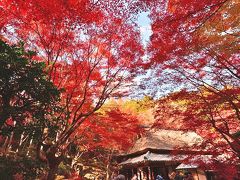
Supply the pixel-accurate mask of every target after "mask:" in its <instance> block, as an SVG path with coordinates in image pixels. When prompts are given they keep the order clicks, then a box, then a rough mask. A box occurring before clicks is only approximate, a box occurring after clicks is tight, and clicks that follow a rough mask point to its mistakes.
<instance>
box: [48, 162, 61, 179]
mask: <svg viewBox="0 0 240 180" xmlns="http://www.w3.org/2000/svg"><path fill="white" fill-rule="evenodd" d="M58 165H59V163H55V162H52V163H49V172H48V176H47V180H54V179H55V174H56V172H57V169H58Z"/></svg>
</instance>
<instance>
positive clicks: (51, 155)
mask: <svg viewBox="0 0 240 180" xmlns="http://www.w3.org/2000/svg"><path fill="white" fill-rule="evenodd" d="M56 152H57V151H56V148H53V149H51V150H49V152H48V153H47V154H46V155H47V156H46V157H47V161H48V166H49V172H48V177H47V180H54V179H55V174H56V173H57V170H58V166H59V164H60V163H61V162H62V160H63V158H62V156H59V157H57V156H56V155H55V154H56Z"/></svg>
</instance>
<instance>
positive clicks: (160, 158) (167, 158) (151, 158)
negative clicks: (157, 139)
mask: <svg viewBox="0 0 240 180" xmlns="http://www.w3.org/2000/svg"><path fill="white" fill-rule="evenodd" d="M185 157H186V156H185V155H171V154H156V153H152V152H150V151H148V152H146V153H145V154H142V155H140V156H137V157H134V158H129V159H127V160H126V161H123V162H121V163H120V165H131V164H139V163H144V162H171V161H176V159H178V160H181V159H184V158H185Z"/></svg>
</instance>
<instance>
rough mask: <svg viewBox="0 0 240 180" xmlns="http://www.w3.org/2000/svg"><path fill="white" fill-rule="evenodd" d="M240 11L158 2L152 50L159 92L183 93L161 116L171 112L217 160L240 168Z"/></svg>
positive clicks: (219, 4) (228, 1) (222, 4)
mask: <svg viewBox="0 0 240 180" xmlns="http://www.w3.org/2000/svg"><path fill="white" fill-rule="evenodd" d="M237 9H239V2H238V1H235V0H225V1H214V0H213V1H201V2H199V1H194V0H193V1H184V0H183V1H168V2H167V3H162V4H160V3H157V2H155V6H154V7H152V8H151V19H152V30H153V34H152V36H151V42H150V43H149V46H148V51H149V56H150V58H151V62H150V63H149V65H150V66H152V67H155V69H154V71H155V72H154V73H155V75H156V76H158V79H159V81H158V87H161V86H162V87H164V86H167V87H168V88H169V89H168V92H174V91H176V90H177V91H179V90H181V89H182V91H180V92H179V93H176V94H175V95H170V96H168V97H166V99H165V100H164V102H167V103H166V104H165V105H161V104H159V105H160V107H162V109H161V108H159V109H158V111H157V116H158V115H159V117H160V116H163V114H164V113H165V112H164V111H166V112H168V113H169V112H171V113H172V114H174V115H175V116H177V117H176V118H178V120H179V122H181V123H182V124H184V126H183V125H182V126H181V124H178V125H179V126H180V127H178V128H184V129H185V130H187V129H191V130H195V131H197V132H199V133H200V134H201V135H202V136H203V137H204V138H205V139H206V141H207V142H208V143H209V144H211V148H212V149H214V150H213V151H215V155H221V154H222V153H225V154H227V155H226V156H230V157H231V158H230V159H231V162H233V164H235V165H236V164H238V161H239V159H238V158H239V145H240V144H239V108H240V106H239V90H240V89H239V80H240V78H239V72H240V70H239V67H240V64H239V62H240V61H239V48H238V39H239V30H238V29H239V23H238V22H239V17H238V15H237ZM167 98H169V100H167ZM171 101H173V102H171ZM174 101H177V102H178V103H179V104H178V103H176V104H175V103H174ZM160 102H161V101H160ZM181 106H182V107H181ZM171 108H172V109H173V111H172V110H171ZM168 113H167V114H168ZM168 115H169V114H168ZM170 121H171V120H170ZM176 121H177V120H176ZM164 124H165V123H164V121H163V122H162V123H161V126H162V127H164ZM165 125H166V126H168V125H169V124H165ZM171 128H173V127H171ZM205 145H206V144H205ZM202 147H203V148H204V144H203V146H202ZM222 161H223V162H224V159H222ZM228 162H229V159H228V158H226V159H225V163H228Z"/></svg>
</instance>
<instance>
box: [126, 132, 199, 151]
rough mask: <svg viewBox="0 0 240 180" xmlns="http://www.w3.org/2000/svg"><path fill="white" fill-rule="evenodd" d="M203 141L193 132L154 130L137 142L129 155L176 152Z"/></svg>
mask: <svg viewBox="0 0 240 180" xmlns="http://www.w3.org/2000/svg"><path fill="white" fill-rule="evenodd" d="M201 141H202V138H201V136H199V135H197V134H196V133H195V132H192V131H188V132H184V131H176V130H166V129H157V130H156V129H152V130H149V131H148V132H147V134H146V135H145V136H144V137H141V138H140V139H138V140H137V141H136V143H135V144H134V146H133V147H132V148H131V149H130V150H129V151H128V154H132V153H135V152H138V151H144V150H145V149H157V150H175V149H177V148H184V147H190V146H193V145H194V144H198V143H200V142H201Z"/></svg>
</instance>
